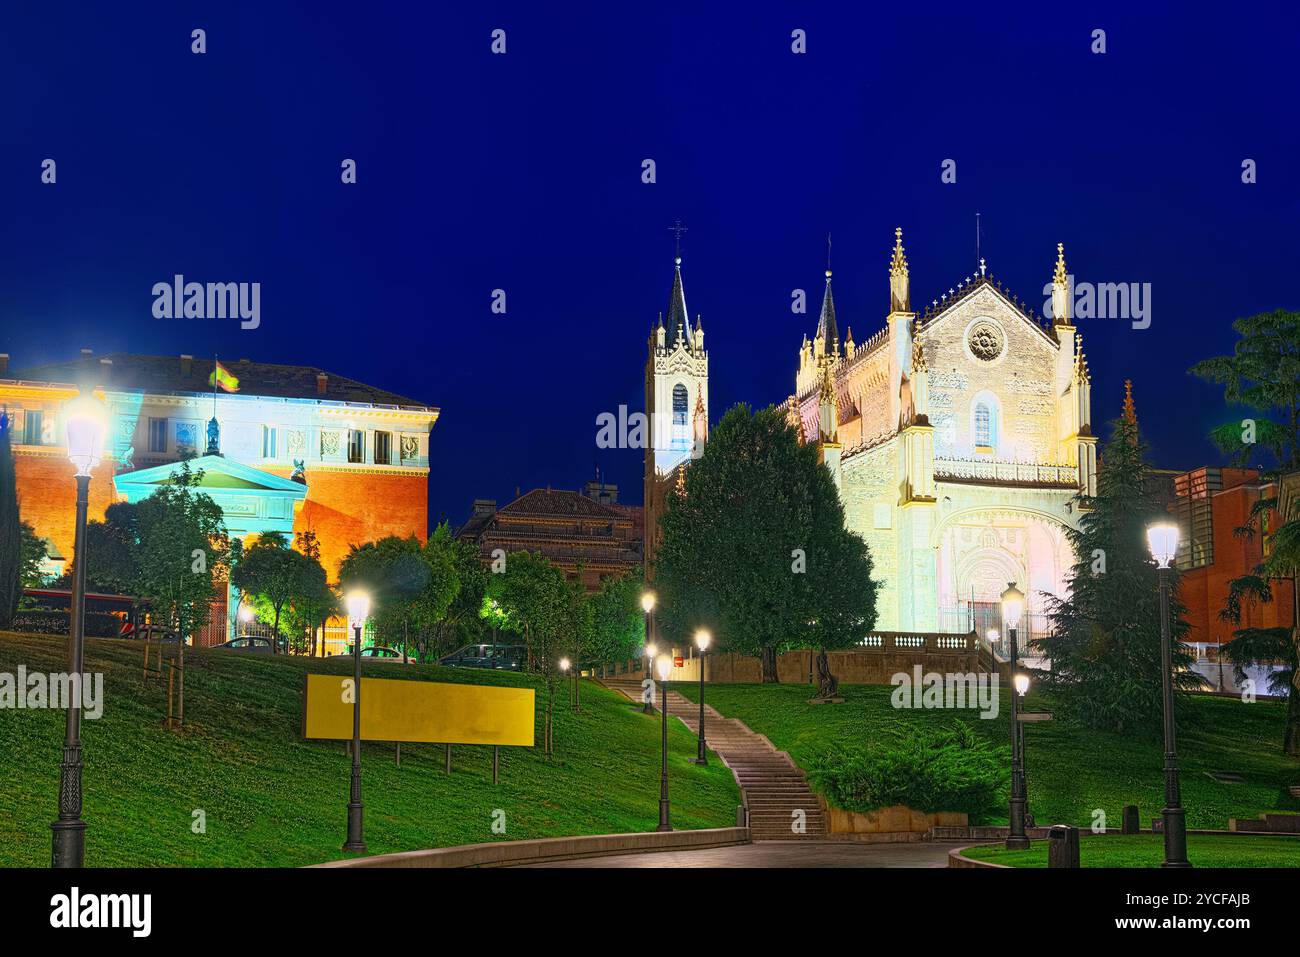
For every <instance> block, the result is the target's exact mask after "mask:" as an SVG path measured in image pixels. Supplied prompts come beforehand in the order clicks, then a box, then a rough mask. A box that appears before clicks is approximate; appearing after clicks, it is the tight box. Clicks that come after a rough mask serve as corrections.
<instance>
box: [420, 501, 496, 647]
mask: <svg viewBox="0 0 1300 957" xmlns="http://www.w3.org/2000/svg"><path fill="white" fill-rule="evenodd" d="M429 548H430V550H433V549H435V548H437V549H441V550H444V551H445V552H446V554H447V555H448V557H449V558H450V561H451V566H452V573H453V574H454V576H455V579H456V582H457V588H456V593H455V596H454V597H453V598H452V600H451V603H450V604H449V605H448V606H447V610H446V612H445V613H444V614H443V616H442V618H440V619H439V620H438V622H437V623H436V624H435V626H434V631H433V635H434V638H433V644H432V647H431V649H430V657H431V658H435V659H436V658H440V657H442V656H443V655H447V654H450V653H451V652H453V651H456V650H457V649H458V648H463V647H464V646H465V645H470V644H475V643H477V642H478V641H479V640H480V638H481V636H482V632H483V626H484V619H483V616H482V611H483V599H484V596H485V595H486V594H487V586H488V571H487V569H486V568H484V567H483V562H482V561H481V560H480V559H479V553H478V549H476V548H475V547H474V546H473V545H470V544H469V543H468V542H461V541H457V540H456V538H455V537H454V536H453V535H452V532H451V528H450V527H449V526H448V525H447V523H446V522H441V523H439V525H438V527H437V528H436V529H434V532H433V534H432V535H431V536H429Z"/></svg>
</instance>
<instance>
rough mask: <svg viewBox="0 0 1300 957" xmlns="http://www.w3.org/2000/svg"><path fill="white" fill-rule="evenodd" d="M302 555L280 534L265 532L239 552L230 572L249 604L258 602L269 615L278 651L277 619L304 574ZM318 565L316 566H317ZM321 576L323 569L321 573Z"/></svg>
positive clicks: (232, 582) (235, 584) (234, 582)
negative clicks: (235, 563) (239, 555)
mask: <svg viewBox="0 0 1300 957" xmlns="http://www.w3.org/2000/svg"><path fill="white" fill-rule="evenodd" d="M309 561H310V559H308V558H307V557H306V556H305V555H303V554H302V553H300V552H296V551H294V550H293V549H292V548H290V547H289V540H288V538H287V537H286V536H285V535H283V534H282V533H280V532H265V533H263V534H262V535H259V536H258V537H257V540H256V541H255V542H253V544H252V545H250V546H248V547H247V548H245V549H244V550H243V554H242V555H241V557H240V560H239V563H238V564H237V565H235V566H234V567H233V568H232V569H231V571H230V582H231V584H232V585H234V586H235V587H236V588H238V589H239V590H240V591H241V592H242V593H243V594H244V595H246V596H247V597H248V598H249V599H250V600H252V601H258V600H260V601H262V602H264V603H265V605H266V608H267V610H268V611H269V612H270V617H271V621H270V622H269V624H270V625H271V633H272V634H273V635H275V637H276V639H277V641H276V642H275V643H274V644H273V647H274V648H275V650H276V651H277V652H278V651H279V647H280V645H279V641H278V639H279V638H280V618H281V616H282V615H283V614H284V610H285V608H286V606H288V604H289V602H290V601H291V600H292V599H293V598H294V596H295V595H297V594H299V592H300V591H301V586H302V579H303V577H304V575H305V573H306V570H305V567H304V566H305V563H307V562H309ZM317 564H318V565H319V562H318V563H317ZM322 572H323V569H322Z"/></svg>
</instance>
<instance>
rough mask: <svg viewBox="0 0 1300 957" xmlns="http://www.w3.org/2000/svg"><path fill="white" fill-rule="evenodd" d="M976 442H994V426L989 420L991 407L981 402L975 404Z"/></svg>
mask: <svg viewBox="0 0 1300 957" xmlns="http://www.w3.org/2000/svg"><path fill="white" fill-rule="evenodd" d="M975 444H976V445H989V446H991V445H992V444H993V426H992V424H991V423H990V421H989V407H988V406H987V405H985V404H984V403H983V402H981V403H980V404H979V405H977V406H975Z"/></svg>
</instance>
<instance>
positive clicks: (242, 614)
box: [239, 605, 253, 624]
mask: <svg viewBox="0 0 1300 957" xmlns="http://www.w3.org/2000/svg"><path fill="white" fill-rule="evenodd" d="M239 620H240V621H242V622H243V623H244V624H248V623H249V622H250V621H252V620H253V609H251V608H249V607H248V606H247V605H242V606H240V609H239Z"/></svg>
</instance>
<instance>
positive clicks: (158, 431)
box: [149, 419, 167, 452]
mask: <svg viewBox="0 0 1300 957" xmlns="http://www.w3.org/2000/svg"><path fill="white" fill-rule="evenodd" d="M149 451H150V452H166V451H167V420H166V419H150V420H149Z"/></svg>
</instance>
